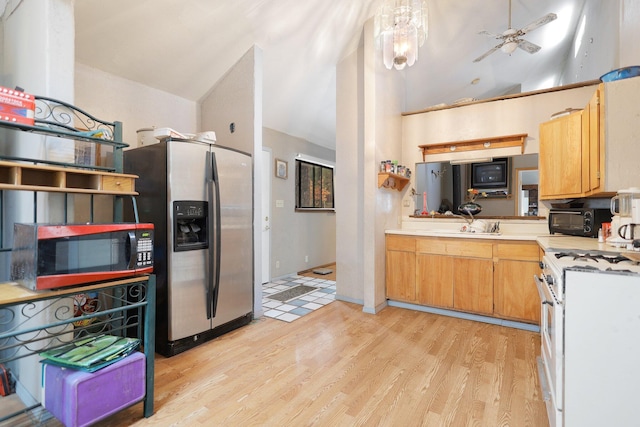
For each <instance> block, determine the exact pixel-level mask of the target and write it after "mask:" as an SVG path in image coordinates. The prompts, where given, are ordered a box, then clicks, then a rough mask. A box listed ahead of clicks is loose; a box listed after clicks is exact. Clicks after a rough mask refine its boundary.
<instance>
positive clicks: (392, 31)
mask: <svg viewBox="0 0 640 427" xmlns="http://www.w3.org/2000/svg"><path fill="white" fill-rule="evenodd" d="M377 20H378V23H377V32H378V39H379V41H380V45H381V49H382V59H383V61H384V65H385V66H386V67H387V68H388V69H391V67H395V69H396V70H402V69H403V68H404V67H405V66H407V65H408V66H412V65H413V64H414V63H415V62H416V60H417V59H418V47H420V46H422V45H423V44H424V41H425V40H426V39H427V32H428V27H427V5H426V0H384V4H383V5H382V8H381V9H380V13H379V15H378V17H377Z"/></svg>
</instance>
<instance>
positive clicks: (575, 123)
mask: <svg viewBox="0 0 640 427" xmlns="http://www.w3.org/2000/svg"><path fill="white" fill-rule="evenodd" d="M582 117H583V115H582V112H580V111H577V112H574V113H571V114H569V115H566V116H563V117H559V118H557V119H553V120H550V121H548V122H544V123H542V124H540V154H539V156H538V162H539V164H538V170H539V177H540V178H539V180H540V185H539V187H538V195H539V198H540V199H541V200H548V199H559V198H566V197H577V196H579V195H580V194H581V193H582V148H583V147H582V144H583V141H582Z"/></svg>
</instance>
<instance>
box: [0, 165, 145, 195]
mask: <svg viewBox="0 0 640 427" xmlns="http://www.w3.org/2000/svg"><path fill="white" fill-rule="evenodd" d="M136 178H138V177H137V176H136V175H129V174H123V173H115V172H99V171H90V170H82V169H72V168H64V167H56V166H43V165H28V164H23V163H15V162H7V161H0V190H27V191H47V192H61V193H86V194H111V195H133V196H135V195H137V194H138V193H137V192H136V191H135V180H136Z"/></svg>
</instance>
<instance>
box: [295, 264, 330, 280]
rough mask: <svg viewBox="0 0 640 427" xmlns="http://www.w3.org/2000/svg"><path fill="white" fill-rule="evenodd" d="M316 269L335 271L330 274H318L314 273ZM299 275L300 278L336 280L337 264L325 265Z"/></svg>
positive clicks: (301, 272)
mask: <svg viewBox="0 0 640 427" xmlns="http://www.w3.org/2000/svg"><path fill="white" fill-rule="evenodd" d="M316 268H328V269H331V270H333V271H332V272H331V273H329V274H317V273H314V272H313V270H315V269H316ZM298 274H299V275H300V276H307V277H315V278H316V279H324V280H336V264H335V263H333V264H327V265H323V266H321V267H314V268H311V269H309V270H304V271H300V272H299V273H298Z"/></svg>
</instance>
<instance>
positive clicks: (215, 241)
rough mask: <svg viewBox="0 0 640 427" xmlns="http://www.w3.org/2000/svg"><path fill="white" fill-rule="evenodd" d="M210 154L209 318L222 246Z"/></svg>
mask: <svg viewBox="0 0 640 427" xmlns="http://www.w3.org/2000/svg"><path fill="white" fill-rule="evenodd" d="M209 155H210V156H211V157H210V158H211V165H210V167H211V169H210V170H211V177H210V181H209V196H208V197H209V206H212V209H210V211H209V215H210V218H211V221H210V224H211V227H210V228H209V238H210V240H209V242H210V245H209V247H213V251H214V252H213V256H211V253H209V271H210V272H211V273H210V280H209V295H210V298H209V301H208V305H207V311H208V313H209V314H210V315H211V316H210V317H209V318H212V317H216V310H217V308H218V290H219V289H220V258H221V253H220V249H221V246H222V237H221V236H220V231H221V226H222V221H221V212H220V181H219V180H218V167H217V163H216V155H215V153H214V152H210V153H209Z"/></svg>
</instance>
